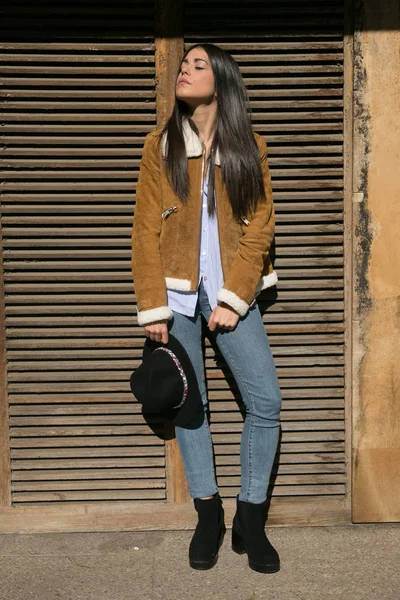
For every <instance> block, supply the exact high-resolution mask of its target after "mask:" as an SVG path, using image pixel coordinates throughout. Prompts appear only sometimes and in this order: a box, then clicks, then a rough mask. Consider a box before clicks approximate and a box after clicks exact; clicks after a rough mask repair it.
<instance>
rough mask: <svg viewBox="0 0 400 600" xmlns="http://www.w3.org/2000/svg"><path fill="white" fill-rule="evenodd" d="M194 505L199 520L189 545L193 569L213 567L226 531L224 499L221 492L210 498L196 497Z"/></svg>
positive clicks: (190, 561)
mask: <svg viewBox="0 0 400 600" xmlns="http://www.w3.org/2000/svg"><path fill="white" fill-rule="evenodd" d="M194 507H195V509H196V511H197V514H198V516H199V521H198V523H197V526H196V529H195V532H194V535H193V537H192V540H191V542H190V546H189V563H190V566H191V567H192V568H193V569H211V568H212V567H213V566H214V565H215V564H216V562H217V560H218V550H219V548H220V546H221V544H222V541H223V539H224V535H225V532H226V528H225V523H224V509H223V508H222V500H221V497H220V495H219V493H217V494H215V495H214V496H213V497H212V498H209V499H208V500H202V499H201V498H194Z"/></svg>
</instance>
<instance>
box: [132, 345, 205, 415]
mask: <svg viewBox="0 0 400 600" xmlns="http://www.w3.org/2000/svg"><path fill="white" fill-rule="evenodd" d="M159 346H163V347H164V348H168V349H169V350H171V351H172V352H173V353H174V354H175V355H176V357H177V358H178V360H179V362H180V363H181V365H182V368H183V370H184V372H185V375H186V379H187V383H188V394H187V397H186V400H185V403H184V404H183V406H182V407H181V408H177V409H172V410H171V411H168V412H166V413H165V416H166V417H167V418H169V419H170V420H171V421H172V422H173V423H174V425H176V426H178V427H185V426H186V425H189V424H190V425H191V426H194V427H196V426H197V427H199V426H200V425H201V424H202V422H203V420H202V418H201V417H202V416H203V419H204V406H203V402H202V399H201V394H200V390H199V385H198V382H197V376H196V373H195V370H194V368H193V364H192V361H191V360H190V358H189V355H188V353H187V352H186V350H185V348H184V346H183V345H182V344H181V343H180V341H179V340H178V339H177V338H176V337H175V336H173V335H172V334H171V333H168V343H167V344H162V343H161V342H154V341H153V340H150V338H147V339H146V341H145V344H144V348H143V361H145V360H146V358H148V357H149V355H150V354H151V353H152V352H154V350H155V349H156V348H158V347H159ZM163 414H164V413H163Z"/></svg>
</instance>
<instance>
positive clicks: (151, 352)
mask: <svg viewBox="0 0 400 600" xmlns="http://www.w3.org/2000/svg"><path fill="white" fill-rule="evenodd" d="M130 385H131V390H132V393H133V395H134V396H135V398H136V400H137V401H138V402H140V404H142V412H143V414H154V413H161V414H163V415H164V416H166V417H167V418H169V419H171V420H172V422H173V423H174V424H175V425H177V426H180V427H183V426H185V425H186V424H187V423H189V422H190V421H191V420H192V419H193V418H194V417H196V416H199V413H200V411H203V410H204V408H203V402H202V399H201V395H200V391H199V386H198V383H197V377H196V373H195V371H194V368H193V365H192V363H191V361H190V358H189V356H188V354H187V352H186V350H185V348H184V347H183V346H182V344H181V343H180V342H179V341H178V340H177V339H176V338H175V337H174V336H173V335H171V334H170V333H169V334H168V343H167V344H161V342H154V341H152V340H150V338H147V340H146V342H145V344H144V348H143V362H142V364H141V365H140V366H139V367H138V368H137V369H136V370H135V371H134V372H133V373H132V375H131V377H130Z"/></svg>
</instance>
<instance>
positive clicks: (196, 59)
mask: <svg viewBox="0 0 400 600" xmlns="http://www.w3.org/2000/svg"><path fill="white" fill-rule="evenodd" d="M199 60H201V61H203V62H205V63H206V64H207V65H208V62H207V61H206V60H205V59H204V58H195V59H194V62H199ZM182 62H183V63H187V62H189V61H188V59H187V58H184V59H183V61H182Z"/></svg>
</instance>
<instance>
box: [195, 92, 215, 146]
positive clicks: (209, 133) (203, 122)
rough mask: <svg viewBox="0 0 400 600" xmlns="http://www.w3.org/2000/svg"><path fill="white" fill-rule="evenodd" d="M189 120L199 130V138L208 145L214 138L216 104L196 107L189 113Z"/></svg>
mask: <svg viewBox="0 0 400 600" xmlns="http://www.w3.org/2000/svg"><path fill="white" fill-rule="evenodd" d="M190 118H191V119H192V121H193V123H194V124H195V125H196V127H197V129H198V130H199V134H200V138H201V139H202V141H203V142H204V143H205V144H208V143H209V142H210V141H211V140H212V138H213V137H214V131H215V124H216V122H217V102H216V101H215V100H214V101H213V102H212V103H211V104H207V105H204V104H203V105H200V106H197V107H196V108H195V109H193V111H192V112H191V115H190Z"/></svg>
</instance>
